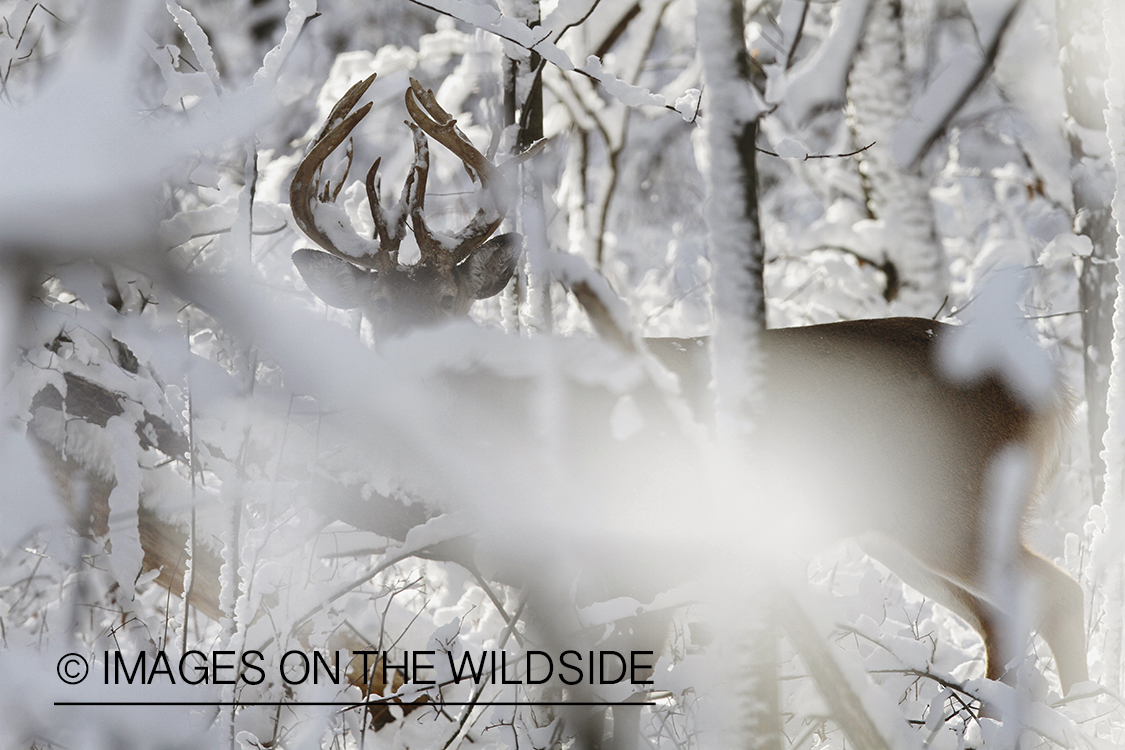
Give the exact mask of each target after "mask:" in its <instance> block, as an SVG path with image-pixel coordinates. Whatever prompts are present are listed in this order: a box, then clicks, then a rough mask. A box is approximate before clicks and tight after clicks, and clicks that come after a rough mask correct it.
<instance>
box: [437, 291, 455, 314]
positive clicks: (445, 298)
mask: <svg viewBox="0 0 1125 750" xmlns="http://www.w3.org/2000/svg"><path fill="white" fill-rule="evenodd" d="M455 301H456V298H455V297H454V296H453V295H452V294H443V295H442V296H441V300H440V301H439V303H438V304H440V305H441V309H442V310H444V311H445V312H453V303H454V302H455Z"/></svg>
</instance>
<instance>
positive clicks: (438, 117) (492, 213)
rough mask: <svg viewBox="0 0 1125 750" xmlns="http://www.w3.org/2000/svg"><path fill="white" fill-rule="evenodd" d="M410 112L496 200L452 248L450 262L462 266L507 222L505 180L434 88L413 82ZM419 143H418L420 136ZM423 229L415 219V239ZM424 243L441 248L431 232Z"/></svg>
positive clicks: (408, 92) (408, 97)
mask: <svg viewBox="0 0 1125 750" xmlns="http://www.w3.org/2000/svg"><path fill="white" fill-rule="evenodd" d="M406 110H407V112H409V113H410V117H411V118H412V119H413V120H414V122H415V123H417V125H418V127H419V128H421V130H422V131H423V132H424V133H425V134H426V135H428V136H430V137H431V138H433V139H434V140H435V141H437V142H438V143H440V144H441V145H443V146H445V147H446V148H447V149H449V150H450V151H451V152H453V154H454V155H456V156H457V158H459V159H460V160H461V163H462V164H464V165H465V171H466V172H468V173H469V177H471V178H472V179H473V180H474V181H477V180H479V181H480V184H481V188H482V189H483V191H484V193H485V194H487V195H489V196H490V197H491V199H492V205H491V206H487V207H486V206H484V205H482V206H481V207H480V208H479V209H478V210H477V213H476V215H475V216H474V217H473V219H472V221H470V222H469V224H468V226H466V227H465V228H464V229H462V230H461V232H459V233H458V238H459V239H458V241H457V243H456V244H455V246H454V247H452V248H451V252H450V255H451V256H452V257H451V259H450V261H449V262H451V263H454V264H455V263H460V262H461V261H462V260H464V259H465V258H466V257H468V255H469V253H471V252H472V251H473V250H474V249H475V248H476V247H478V246H479V245H480V244H481V243H482V242H484V241H485V240H486V239H488V237H489V235H491V234H492V233H493V232H495V231H496V228H497V227H498V226H500V222H501V221H503V219H504V213H505V211H504V201H505V199H506V197H507V195H506V192H507V191H506V190H505V188H504V184H503V182H504V180H503V177H502V176H501V175H500V171H499V170H498V169H496V167H495V166H494V165H493V164H492V162H490V161H489V160H488V158H487V157H485V155H484V154H482V153H481V152H480V151H478V150H477V148H476V147H475V146H473V144H472V143H471V142H470V141H469V139H468V138H467V137H466V136H465V134H464V133H462V132H461V130H460V128H458V127H457V121H456V120H455V119H453V116H452V115H450V114H449V113H448V112H446V111H445V110H444V109H443V108H442V107H441V105H440V104H438V103H437V99H436V98H435V97H434V92H433V91H432V90H430V89H423V88H422V85H421V84H420V83H418V81H416V80H415V79H413V78H411V79H410V88H408V89H407V90H406ZM408 124H409V123H408ZM415 140H416V141H417V136H416V139H415ZM415 148H417V146H416V147H415ZM418 190H419V194H420V195H421V193H424V192H425V181H424V180H421V185H419V186H418ZM420 204H421V199H419V200H418V202H417V205H420ZM419 215H420V211H419ZM420 226H424V225H423V224H422V223H420V222H419V221H418V219H417V218H415V220H414V231H415V236H418V234H417V233H418V231H419V227H420ZM424 240H425V241H427V242H429V243H430V244H431V245H432V246H439V245H441V243H439V242H438V240H437V238H436V237H434V236H433V234H432V233H431V232H429V230H428V229H426V230H425V235H424V237H423V236H418V242H419V245H421V244H422V242H423V241H424Z"/></svg>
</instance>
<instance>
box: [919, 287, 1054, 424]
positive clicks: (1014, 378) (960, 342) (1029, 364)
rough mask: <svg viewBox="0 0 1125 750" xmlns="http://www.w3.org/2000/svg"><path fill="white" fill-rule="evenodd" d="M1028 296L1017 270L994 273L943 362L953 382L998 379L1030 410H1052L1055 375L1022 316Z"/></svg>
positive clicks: (945, 344) (949, 340)
mask: <svg viewBox="0 0 1125 750" xmlns="http://www.w3.org/2000/svg"><path fill="white" fill-rule="evenodd" d="M1024 290H1025V282H1024V280H1023V279H1022V278H1021V274H1020V272H1019V271H1018V270H1017V269H1013V268H1007V269H1002V270H999V271H996V272H994V273H993V274H992V275H991V276H990V277H989V278H988V279H987V280H986V281H985V283H984V285H983V287H982V288H981V290H980V293H979V294H978V296H977V297H976V299H974V300H973V304H972V305H971V306H969V307H968V308H966V309H965V310H964V311H963V313H962V318H963V320H964V322H965V325H963V326H959V327H957V328H954V329H953V330H952V331H951V332H950V335H949V336H946V337H945V338H944V339H943V340H942V346H941V350H940V355H939V362H940V363H941V366H942V369H943V370H944V371H945V373H946V375H947V376H948V377H950V378H951V379H953V380H954V381H957V382H963V383H968V384H971V383H976V382H979V381H980V380H981V379H983V378H984V377H986V376H988V375H996V376H999V377H1000V378H1001V380H1002V381H1003V382H1004V383H1005V384H1006V385H1008V386H1010V387H1011V388H1013V389H1014V390H1015V393H1016V394H1017V395H1018V396H1019V397H1020V398H1021V399H1022V400H1023V401H1024V403H1025V404H1027V405H1028V406H1033V407H1034V406H1038V407H1049V406H1051V404H1052V402H1053V400H1054V394H1055V392H1056V383H1057V380H1056V374H1055V369H1054V367H1053V366H1052V363H1051V360H1050V358H1049V357H1048V356H1047V354H1046V353H1045V352H1044V351H1043V349H1042V348H1041V347H1040V346H1039V342H1038V340H1037V338H1036V337H1035V335H1034V334H1033V333H1032V331H1031V330H1030V329H1029V328H1028V326H1027V324H1026V322H1025V321H1024V319H1023V316H1022V315H1021V313H1020V307H1019V303H1020V300H1021V299H1022V297H1023V295H1024Z"/></svg>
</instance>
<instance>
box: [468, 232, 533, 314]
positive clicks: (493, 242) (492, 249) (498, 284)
mask: <svg viewBox="0 0 1125 750" xmlns="http://www.w3.org/2000/svg"><path fill="white" fill-rule="evenodd" d="M522 255H523V237H521V236H520V235H518V234H516V233H515V232H510V233H508V234H501V235H499V236H497V237H493V238H492V239H490V240H489V241H488V242H486V243H484V244H483V245H481V246H480V247H478V248H477V249H476V250H474V251H473V252H472V254H471V255H470V256H469V257H468V258H466V259H465V260H464V261H462V262H461V263H460V264H459V265H458V266H457V267H456V268H455V269H454V270H455V271H456V273H457V283H458V284H461V285H464V288H465V291H466V292H468V294H469V296H470V297H472V298H473V299H488V298H489V297H492V296H494V295H497V294H499V293H500V292H501V291H503V289H504V287H506V286H507V285H508V281H509V280H510V279H511V278H512V274H513V273H515V271H516V264H517V263H518V262H519V259H520V256H522Z"/></svg>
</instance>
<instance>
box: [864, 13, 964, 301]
mask: <svg viewBox="0 0 1125 750" xmlns="http://www.w3.org/2000/svg"><path fill="white" fill-rule="evenodd" d="M847 101H848V119H849V123H850V126H851V129H852V133H853V134H854V138H855V143H856V147H857V148H860V147H863V146H866V145H868V144H870V143H874V144H875V145H874V146H872V147H871V148H870V149H867V150H866V151H863V152H862V153H860V154H859V155H858V158H859V171H860V176H861V177H862V180H863V186H864V192H865V193H866V196H867V210H868V213H869V214H870V215H871V217H872V218H874V219H880V220H882V221H883V222H884V224H885V230H884V231H885V235H884V236H885V237H886V238H887V243H886V245H885V246H884V247H883V252H884V253H885V254H886V257H887V260H888V261H889V262H890V264H891V265H892V266H893V267H894V269H895V271H896V273H895V274H894V275H895V276H896V277H897V279H898V288H897V289H895V288H893V285H890V284H889V286H888V289H887V295H886V296H887V299H888V300H889V301H890V302H891V305H892V310H894V311H895V312H896V313H897V314H900V315H917V316H920V317H924V318H929V317H933V316H934V315H936V314H937V313H938V311H939V309H940V308H941V305H942V302H943V300H944V298H945V293H946V288H947V285H948V280H947V278H946V261H945V252H944V251H943V249H942V246H941V243H940V242H939V241H938V236H937V229H936V227H935V219H934V210H933V205H932V204H931V202H930V194H929V184H928V183H927V182H926V180H925V179H924V178H923V176H922V174H921V171H920V170H919V169H918V168H917V167H909V168H903V167H901V166H900V165H899V164H898V163H897V162H896V161H895V159H894V157H893V155H892V154H891V133H892V132H893V131H894V128H895V126H896V125H897V124H898V123H899V121H900V120H901V119H902V117H903V116H904V115H905V114H906V113H907V112H908V111H909V107H910V80H909V78H908V75H907V70H906V63H905V60H904V56H903V29H902V2H901V0H875V2H874V5H873V6H872V8H871V11H870V15H869V17H868V21H867V29H866V31H865V32H864V36H863V39H862V41H861V42H860V47H859V49H858V50H857V52H856V55H855V58H854V59H853V60H852V69H851V72H850V73H849V74H848V88H847Z"/></svg>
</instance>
